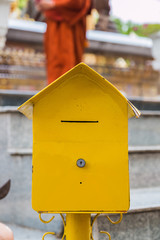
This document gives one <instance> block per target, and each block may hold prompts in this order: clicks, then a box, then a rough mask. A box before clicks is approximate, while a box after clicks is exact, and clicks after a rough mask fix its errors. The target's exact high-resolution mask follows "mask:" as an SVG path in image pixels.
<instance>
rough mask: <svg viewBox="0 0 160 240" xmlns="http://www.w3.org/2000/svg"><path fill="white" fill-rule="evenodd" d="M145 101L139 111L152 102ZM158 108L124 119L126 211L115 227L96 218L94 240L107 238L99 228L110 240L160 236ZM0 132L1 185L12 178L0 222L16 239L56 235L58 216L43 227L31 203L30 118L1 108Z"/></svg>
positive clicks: (10, 108)
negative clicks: (126, 137)
mask: <svg viewBox="0 0 160 240" xmlns="http://www.w3.org/2000/svg"><path fill="white" fill-rule="evenodd" d="M139 104H140V102H139ZM141 104H142V103H141ZM147 104H148V105H147ZM147 104H146V105H145V104H144V105H145V107H144V108H143V109H146V108H147V107H146V106H150V105H149V104H152V103H149V102H148V103H147ZM144 105H143V106H144ZM159 110H160V108H159V102H157V107H156V109H155V111H151V110H144V111H142V116H141V117H140V118H139V119H130V120H129V168H130V187H131V207H130V211H129V212H128V213H127V214H125V215H124V217H123V220H122V222H121V223H120V224H118V225H112V224H110V223H108V222H107V219H106V217H105V216H104V215H101V216H99V218H98V219H97V221H96V222H95V225H94V238H95V240H98V239H101V240H103V239H106V238H107V236H105V235H104V234H100V233H99V231H100V230H107V231H108V232H109V233H110V234H111V237H112V239H113V240H121V239H123V240H143V239H145V240H151V239H152V240H158V239H160V229H159V227H160V111H159ZM0 133H1V138H0V153H1V154H0V163H1V167H0V183H4V182H5V181H7V180H8V179H9V178H10V179H11V180H12V185H11V190H10V193H9V195H8V196H7V197H6V198H4V199H3V200H1V201H0V221H3V222H6V223H8V224H9V226H10V227H11V228H12V229H13V231H14V234H15V240H20V239H24V240H27V239H28V240H31V239H35V240H36V239H37V240H38V239H41V236H42V235H43V233H44V232H46V231H55V232H56V233H59V232H60V231H61V228H62V223H61V219H60V217H59V216H58V215H56V217H55V220H54V221H53V222H51V223H49V224H46V225H45V224H43V223H41V222H40V220H39V218H38V214H37V213H36V212H35V211H33V210H32V207H31V178H32V173H31V172H32V170H31V169H32V160H31V158H32V121H30V120H28V119H27V118H25V117H24V116H23V115H22V114H21V113H19V112H17V107H14V106H1V107H0ZM56 194H58V193H55V197H56ZM100 197H103V196H100ZM93 217H94V216H93ZM45 218H46V219H47V218H48V216H45ZM112 218H113V219H114V218H118V216H112ZM52 239H54V237H53V238H52Z"/></svg>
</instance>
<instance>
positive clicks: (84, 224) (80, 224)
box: [65, 213, 91, 240]
mask: <svg viewBox="0 0 160 240" xmlns="http://www.w3.org/2000/svg"><path fill="white" fill-rule="evenodd" d="M65 234H66V240H82V239H83V240H90V239H91V216H90V214H72V213H68V214H67V215H66V227H65Z"/></svg>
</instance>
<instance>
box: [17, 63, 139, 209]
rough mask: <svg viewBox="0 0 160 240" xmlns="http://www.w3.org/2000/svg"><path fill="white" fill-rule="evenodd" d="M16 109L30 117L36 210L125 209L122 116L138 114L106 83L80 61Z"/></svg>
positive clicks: (125, 127)
mask: <svg viewBox="0 0 160 240" xmlns="http://www.w3.org/2000/svg"><path fill="white" fill-rule="evenodd" d="M19 110H20V111H21V112H22V113H24V114H25V115H26V116H27V117H28V118H33V178H32V206H33V208H34V209H35V210H36V211H38V212H57V213H62V212H67V213H72V212H73V213H80V212H81V213H82V212H83V213H93V212H96V213H101V212H106V213H107V212H119V213H120V212H126V211H127V210H128V209H129V171H128V117H132V116H136V117H139V115H140V112H139V111H138V110H137V109H136V108H135V107H134V106H133V105H132V104H131V103H130V102H129V101H128V100H127V99H126V98H125V97H124V96H123V95H122V94H121V93H120V92H119V91H118V90H117V89H116V88H115V87H114V86H113V85H112V84H110V83H109V82H108V81H107V80H105V79H104V78H103V77H101V76H100V75H99V74H97V73H96V72H95V71H93V70H92V69H90V68H89V67H88V66H86V65H85V64H83V63H81V64H79V65H77V66H76V67H75V68H74V69H72V70H71V71H69V72H68V73H66V74H65V75H63V76H62V77H61V78H59V79H58V80H56V81H55V82H53V83H52V84H50V85H49V86H48V87H47V88H45V89H44V90H42V91H41V92H40V93H38V94H37V95H36V96H34V97H33V98H31V99H30V100H28V101H27V102H26V103H24V104H23V105H22V106H21V107H20V108H19ZM78 159H84V160H85V162H86V165H85V167H83V168H79V167H78V166H77V165H76V162H77V160H78Z"/></svg>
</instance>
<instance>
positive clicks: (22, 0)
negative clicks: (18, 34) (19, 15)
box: [18, 0, 27, 10]
mask: <svg viewBox="0 0 160 240" xmlns="http://www.w3.org/2000/svg"><path fill="white" fill-rule="evenodd" d="M26 5H27V0H18V8H19V9H20V10H23V9H24V8H25V7H26Z"/></svg>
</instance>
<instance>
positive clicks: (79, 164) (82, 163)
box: [77, 158, 86, 168]
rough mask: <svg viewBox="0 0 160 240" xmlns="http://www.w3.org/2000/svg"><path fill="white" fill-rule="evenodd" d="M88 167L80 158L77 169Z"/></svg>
mask: <svg viewBox="0 0 160 240" xmlns="http://www.w3.org/2000/svg"><path fill="white" fill-rule="evenodd" d="M85 165H86V162H85V160H84V159H82V158H80V159H78V160H77V167H80V168H83V167H84V166H85Z"/></svg>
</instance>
